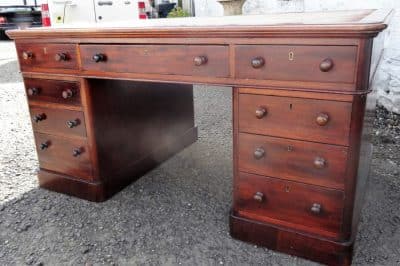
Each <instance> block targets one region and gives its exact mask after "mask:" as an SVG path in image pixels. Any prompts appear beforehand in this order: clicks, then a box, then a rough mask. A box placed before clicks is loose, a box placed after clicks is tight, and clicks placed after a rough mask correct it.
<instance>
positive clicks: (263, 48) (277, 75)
mask: <svg viewBox="0 0 400 266" xmlns="http://www.w3.org/2000/svg"><path fill="white" fill-rule="evenodd" d="M235 58H236V64H235V69H236V71H235V74H236V78H243V79H266V80H284V81H316V82H343V83H353V82H354V80H355V72H356V61H357V46H304V45H238V46H236V49H235Z"/></svg>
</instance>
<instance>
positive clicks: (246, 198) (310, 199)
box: [234, 173, 344, 238]
mask: <svg viewBox="0 0 400 266" xmlns="http://www.w3.org/2000/svg"><path fill="white" fill-rule="evenodd" d="M234 193H235V199H234V201H235V202H234V209H235V211H236V212H238V213H239V214H240V215H241V216H244V217H247V218H251V219H257V220H260V221H264V222H269V223H274V224H280V225H282V226H288V227H291V228H293V229H298V230H303V231H307V232H313V233H317V234H321V235H324V236H327V237H332V238H336V237H338V236H339V234H340V230H341V224H342V215H343V206H344V194H343V193H342V192H341V191H338V190H332V189H324V188H321V187H317V186H312V185H306V184H301V183H297V182H291V181H284V180H280V179H275V178H269V177H264V176H258V175H252V174H246V173H239V175H238V177H237V180H236V184H235V192H234Z"/></svg>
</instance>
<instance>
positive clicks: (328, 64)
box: [319, 58, 334, 72]
mask: <svg viewBox="0 0 400 266" xmlns="http://www.w3.org/2000/svg"><path fill="white" fill-rule="evenodd" d="M333 65H334V64H333V60H332V59H330V58H326V59H324V60H322V62H321V63H320V64H319V69H320V70H321V71H322V72H328V71H329V70H331V69H332V68H333Z"/></svg>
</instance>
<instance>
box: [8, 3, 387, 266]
mask: <svg viewBox="0 0 400 266" xmlns="http://www.w3.org/2000/svg"><path fill="white" fill-rule="evenodd" d="M392 13H393V12H392V10H351V11H329V12H310V13H280V14H269V15H257V16H228V17H213V18H179V19H158V20H146V21H142V20H140V21H138V22H137V25H135V26H130V25H127V24H118V26H115V25H112V24H107V23H104V24H100V25H65V26H57V27H49V28H32V29H20V30H10V31H7V34H8V36H9V37H11V38H12V39H14V40H15V45H16V48H17V55H18V60H19V66H20V69H21V72H22V76H23V78H24V84H25V90H26V95H27V102H28V106H29V111H30V115H31V123H32V129H33V132H34V137H35V144H36V150H37V154H38V160H39V166H40V168H39V171H38V179H39V185H40V187H42V188H45V189H49V190H52V191H56V192H59V193H64V194H68V195H72V196H75V197H79V198H82V199H86V200H90V201H95V202H99V201H104V200H106V199H108V198H109V197H111V196H113V195H114V194H115V193H117V192H119V191H120V190H121V189H123V188H124V187H126V186H127V185H129V184H130V183H132V182H133V181H135V180H136V179H138V178H140V177H141V176H142V175H143V174H145V173H146V172H147V171H149V170H151V169H153V168H154V167H156V166H157V165H159V164H160V163H162V162H163V161H165V160H166V159H168V158H170V157H171V156H173V155H174V154H176V153H177V152H179V151H181V150H182V149H183V148H185V147H187V146H189V145H190V144H192V143H194V142H195V141H196V140H197V127H196V125H195V122H194V108H193V84H209V85H223V86H232V106H233V108H232V112H233V115H232V120H233V133H232V137H233V156H232V157H233V158H232V159H233V204H232V210H231V214H230V234H231V235H232V236H233V237H234V238H236V239H240V240H243V241H247V242H251V243H255V244H257V245H260V246H264V247H267V248H269V249H272V250H277V251H280V252H284V253H287V254H292V255H295V256H300V257H303V258H306V259H309V260H314V261H317V262H320V263H325V264H328V265H350V264H351V261H352V253H353V245H354V241H355V236H356V233H357V225H358V222H359V217H360V212H361V207H362V201H363V195H364V193H365V190H366V183H367V178H368V175H369V164H370V161H371V156H372V145H371V141H370V136H371V129H372V123H373V120H374V111H375V104H376V101H375V97H376V95H375V92H374V91H373V90H372V89H371V88H370V84H371V80H372V79H373V77H374V73H375V70H376V68H377V66H378V63H379V60H380V57H381V54H382V51H383V47H384V46H383V42H384V40H385V34H386V33H387V31H384V30H385V29H386V28H387V26H388V24H389V20H390V18H391V15H392ZM153 121H157V123H154V122H153ZM210 137H212V136H210Z"/></svg>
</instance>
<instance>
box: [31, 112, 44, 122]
mask: <svg viewBox="0 0 400 266" xmlns="http://www.w3.org/2000/svg"><path fill="white" fill-rule="evenodd" d="M45 119H46V114H37V115H35V116H33V121H35V122H36V123H39V122H40V121H43V120H45Z"/></svg>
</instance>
